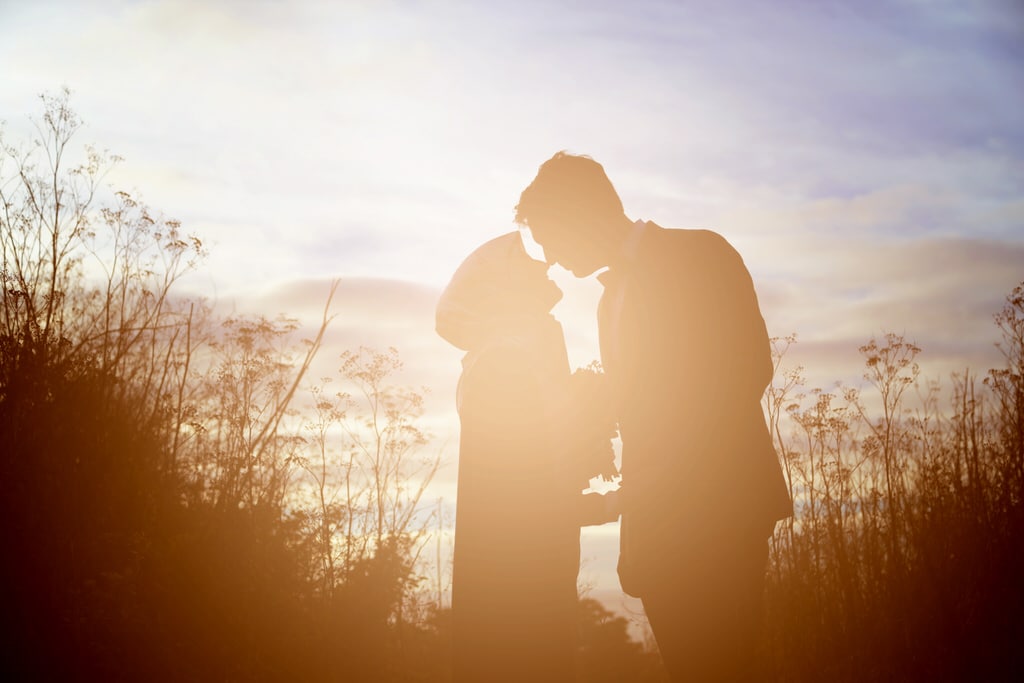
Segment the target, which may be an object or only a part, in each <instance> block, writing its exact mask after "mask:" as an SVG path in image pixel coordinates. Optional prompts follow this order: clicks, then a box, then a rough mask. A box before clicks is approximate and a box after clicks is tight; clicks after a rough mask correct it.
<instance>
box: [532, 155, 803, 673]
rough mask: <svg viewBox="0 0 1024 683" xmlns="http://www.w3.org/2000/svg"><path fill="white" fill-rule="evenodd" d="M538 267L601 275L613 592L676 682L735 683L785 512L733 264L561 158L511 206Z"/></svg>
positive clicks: (763, 373) (759, 321) (744, 277)
mask: <svg viewBox="0 0 1024 683" xmlns="http://www.w3.org/2000/svg"><path fill="white" fill-rule="evenodd" d="M516 222H517V223H519V224H521V225H524V226H527V227H529V229H530V231H531V233H532V234H533V237H534V239H535V240H536V241H537V242H538V243H540V245H541V246H542V247H544V252H545V256H546V258H547V260H548V262H549V263H559V264H561V265H562V266H564V267H565V268H567V269H568V270H570V271H572V273H573V274H574V275H576V276H577V277H586V276H588V275H590V274H592V273H594V272H596V271H597V270H599V269H601V268H603V267H605V266H607V267H608V268H609V269H608V271H607V272H605V273H602V274H601V275H599V278H600V280H601V282H602V283H603V285H604V295H603V296H602V298H601V303H600V306H599V311H598V323H599V327H600V343H601V360H602V364H603V366H604V368H605V372H606V374H607V377H608V380H609V382H610V383H611V386H612V390H613V392H614V394H615V396H616V410H617V413H618V418H619V430H620V434H621V436H622V490H621V494H620V499H621V503H622V523H621V532H620V533H621V537H620V552H619V566H618V572H619V580H620V582H621V584H622V588H623V590H624V591H625V592H626V593H629V594H630V595H634V596H638V597H640V598H641V599H642V600H643V605H644V610H645V612H646V613H647V617H648V619H649V621H650V623H651V628H652V629H653V631H654V635H655V638H656V639H657V641H658V647H659V649H660V651H661V655H662V659H663V661H664V662H665V666H666V668H667V669H668V671H669V672H670V674H671V675H672V677H673V678H674V679H677V680H686V681H709V680H742V679H743V678H744V676H745V675H746V673H747V669H748V667H749V664H750V659H751V654H752V650H753V645H754V641H755V637H756V633H757V627H758V624H759V619H760V605H761V594H762V590H763V585H764V573H765V567H766V563H767V557H768V543H767V539H768V537H769V536H770V535H771V532H772V530H773V528H774V525H775V522H776V521H777V520H779V519H783V518H785V517H788V516H789V515H790V514H792V501H791V500H790V497H789V494H788V491H787V487H786V484H785V481H784V479H783V476H782V470H781V468H780V466H779V461H778V457H777V456H776V453H775V449H774V447H773V446H772V442H771V437H770V435H769V432H768V429H767V426H766V424H765V419H764V414H763V412H762V409H761V403H760V401H761V395H762V394H763V392H764V390H765V388H766V387H767V385H768V383H769V382H770V381H771V377H772V361H771V351H770V344H769V341H768V335H767V332H766V330H765V324H764V320H763V318H762V317H761V313H760V310H759V308H758V303H757V296H756V295H755V293H754V287H753V283H752V282H751V279H750V275H749V273H748V272H747V269H746V267H745V266H744V264H743V261H742V259H741V258H740V256H739V254H738V253H737V252H736V251H735V250H734V249H733V248H732V247H731V246H730V245H729V243H728V242H726V241H725V240H724V239H723V238H722V237H721V236H719V235H718V234H716V233H714V232H710V231H707V230H677V229H673V230H669V229H665V228H662V227H661V226H658V225H656V224H654V223H653V222H649V221H648V222H643V221H635V222H634V221H632V220H630V219H629V218H627V217H626V215H625V213H624V211H623V208H622V202H621V201H620V199H619V196H618V194H617V193H616V191H615V188H614V187H613V186H612V184H611V182H610V181H609V180H608V177H607V176H606V175H605V173H604V169H603V168H602V166H601V165H600V164H598V163H597V162H596V161H594V160H593V159H590V158H589V157H585V156H574V155H570V154H566V153H564V152H559V153H558V154H556V155H555V156H554V157H552V158H551V159H549V160H548V161H547V162H545V163H544V164H543V165H542V166H541V167H540V170H539V172H538V173H537V177H536V178H535V179H534V181H533V182H532V183H531V184H530V186H529V187H527V188H526V190H524V191H523V194H522V196H521V198H520V200H519V205H518V206H517V207H516Z"/></svg>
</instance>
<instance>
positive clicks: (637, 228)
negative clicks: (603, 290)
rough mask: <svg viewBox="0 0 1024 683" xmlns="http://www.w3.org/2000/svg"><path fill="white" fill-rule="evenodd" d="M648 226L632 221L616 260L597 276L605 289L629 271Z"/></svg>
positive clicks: (641, 221) (644, 222)
mask: <svg viewBox="0 0 1024 683" xmlns="http://www.w3.org/2000/svg"><path fill="white" fill-rule="evenodd" d="M648 225H649V224H648V223H647V222H646V221H643V220H636V221H633V227H632V229H630V231H629V232H628V233H627V234H626V239H624V240H623V241H622V246H621V247H620V248H619V253H618V256H617V258H616V259H615V261H614V262H613V263H612V265H611V266H610V267H609V268H608V269H606V270H605V271H604V272H602V273H600V274H599V275H598V276H597V279H598V280H599V281H600V282H601V284H602V285H604V286H605V287H607V286H608V285H609V284H611V283H612V282H614V281H616V280H617V279H618V277H619V276H620V275H621V274H622V273H624V272H625V271H627V270H628V269H629V267H630V265H631V264H632V262H633V259H635V258H636V253H637V251H639V250H640V242H641V240H643V237H644V234H645V233H646V232H647V228H648Z"/></svg>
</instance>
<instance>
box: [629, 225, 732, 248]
mask: <svg viewBox="0 0 1024 683" xmlns="http://www.w3.org/2000/svg"><path fill="white" fill-rule="evenodd" d="M672 248H679V249H684V250H686V251H689V252H691V253H693V252H698V253H699V252H701V251H705V250H719V249H726V250H729V251H732V245H730V244H729V242H728V241H727V240H726V239H725V238H724V237H722V235H720V234H719V233H717V232H715V231H714V230H707V229H701V228H665V227H662V226H660V225H658V224H657V223H654V222H648V223H647V231H646V233H645V235H644V240H643V242H642V243H641V249H642V250H643V251H647V252H648V253H654V254H657V253H659V252H662V251H663V250H665V249H672Z"/></svg>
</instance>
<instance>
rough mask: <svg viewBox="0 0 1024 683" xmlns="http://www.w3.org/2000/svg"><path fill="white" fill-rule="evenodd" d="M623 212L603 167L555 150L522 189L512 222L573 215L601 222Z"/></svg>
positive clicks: (582, 157) (582, 219)
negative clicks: (535, 175)
mask: <svg viewBox="0 0 1024 683" xmlns="http://www.w3.org/2000/svg"><path fill="white" fill-rule="evenodd" d="M623 213H624V210H623V208H622V200H621V199H619V193H618V192H616V191H615V187H614V186H613V185H612V182H611V181H610V180H608V176H607V175H606V174H605V172H604V167H603V166H601V164H599V163H597V162H596V161H594V160H593V159H591V158H590V157H588V156H580V155H575V154H569V153H567V152H565V151H561V152H558V153H557V154H555V155H554V156H553V157H551V158H550V159H548V160H547V161H545V162H544V163H543V164H541V166H540V169H539V170H538V171H537V177H536V178H534V179H533V182H532V183H530V185H529V187H527V188H526V189H525V190H523V193H522V195H520V197H519V204H517V205H516V218H515V222H516V223H518V224H519V225H525V226H529V225H530V220H531V219H537V220H549V221H550V220H560V219H563V218H566V217H576V218H577V219H580V221H581V222H583V223H589V222H601V221H603V219H605V218H607V217H608V216H609V215H611V216H620V215H622V214H623Z"/></svg>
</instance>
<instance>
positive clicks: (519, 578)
mask: <svg viewBox="0 0 1024 683" xmlns="http://www.w3.org/2000/svg"><path fill="white" fill-rule="evenodd" d="M561 296H562V293H561V291H560V290H559V289H558V287H557V286H556V285H555V283H554V282H552V281H551V280H550V279H549V278H548V276H547V265H546V264H545V263H543V262H541V261H536V260H534V259H532V258H530V256H529V255H528V254H527V253H526V251H525V249H524V247H523V243H522V240H521V237H520V234H519V233H518V232H512V233H508V234H506V235H502V236H501V237H498V238H496V239H493V240H491V241H489V242H487V243H485V244H484V245H482V246H481V247H479V248H478V249H477V250H476V251H474V252H473V253H472V254H471V255H470V256H469V257H468V258H467V259H466V260H465V261H464V262H463V263H462V265H461V266H460V267H459V268H458V270H457V271H456V273H455V275H454V277H453V278H452V281H451V283H450V284H449V285H448V287H447V288H446V290H445V291H444V293H443V294H442V296H441V299H440V302H439V304H438V310H437V331H438V333H439V334H440V335H441V336H442V337H444V338H445V339H446V340H448V341H449V342H451V343H452V344H454V345H455V346H457V347H459V348H460V349H463V350H465V351H467V353H466V355H465V357H464V359H463V372H462V377H461V379H460V382H459V390H458V398H457V401H458V407H459V417H460V421H461V435H460V443H459V480H458V500H457V504H456V513H455V563H454V573H453V582H452V618H453V650H454V679H455V680H456V681H460V682H469V681H473V682H476V681H528V682H530V683H536V682H538V681H560V682H561V681H572V680H573V679H574V673H573V672H574V658H575V650H576V634H577V593H576V579H577V574H578V572H579V554H580V546H579V529H580V524H581V523H603V522H605V521H612V520H613V519H614V518H615V517H613V516H611V515H609V512H608V511H606V510H608V509H609V508H610V506H608V507H606V504H607V503H608V502H610V499H608V498H605V497H602V496H597V495H588V496H583V495H582V494H581V490H582V489H583V488H585V487H586V475H585V474H583V473H581V471H580V466H579V462H580V458H578V457H577V454H578V453H579V451H580V449H581V448H587V447H589V446H590V445H591V444H595V446H594V447H596V448H601V447H602V444H600V443H597V442H599V441H600V440H601V439H603V440H604V444H603V446H604V447H608V448H609V452H610V446H609V443H610V441H609V436H610V435H609V429H610V428H611V427H612V425H610V424H605V425H582V424H580V419H579V418H580V416H579V414H578V411H577V406H574V405H573V402H572V401H571V400H570V384H571V380H570V371H569V362H568V358H567V356H566V350H565V341H564V337H563V334H562V328H561V325H559V323H558V322H557V321H556V320H555V319H554V318H553V317H552V316H551V314H550V311H551V308H552V307H553V306H554V305H555V304H556V303H557V302H558V301H559V299H560V298H561ZM581 434H586V435H592V436H581ZM590 474H596V473H590ZM581 475H582V476H581ZM615 516H617V515H615Z"/></svg>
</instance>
